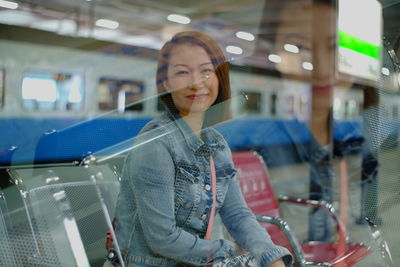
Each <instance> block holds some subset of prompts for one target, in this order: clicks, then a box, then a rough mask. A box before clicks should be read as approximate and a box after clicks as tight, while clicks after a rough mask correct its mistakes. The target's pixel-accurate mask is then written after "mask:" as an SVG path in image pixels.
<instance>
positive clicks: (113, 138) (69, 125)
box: [0, 118, 361, 166]
mask: <svg viewBox="0 0 400 267" xmlns="http://www.w3.org/2000/svg"><path fill="white" fill-rule="evenodd" d="M150 119H151V118H97V119H92V120H89V121H84V122H82V121H83V118H79V119H77V118H48V119H28V118H18V119H2V120H1V126H0V140H1V147H0V165H3V166H4V165H9V164H32V163H35V162H36V163H52V162H65V161H71V160H80V159H82V157H84V156H86V155H88V154H90V153H94V152H97V151H99V150H101V149H104V148H107V147H110V146H112V145H115V144H118V143H120V142H123V141H125V140H127V139H130V138H132V137H134V136H135V135H136V134H137V133H138V132H139V131H140V129H141V128H142V127H143V126H144V125H145V124H146V123H147V122H148V121H149V120H150ZM217 128H218V130H219V131H220V132H221V133H222V134H223V135H224V136H225V138H226V140H227V142H228V144H229V145H230V147H231V148H232V149H233V150H240V149H249V148H252V149H256V148H266V147H279V146H281V145H283V146H286V145H291V144H293V143H304V142H307V140H309V137H310V136H309V132H308V129H307V127H306V125H305V124H304V123H302V122H300V121H297V120H277V119H243V120H233V121H230V122H228V123H225V124H223V125H220V126H218V127H217ZM53 130H55V131H53ZM51 131H53V132H52V133H50V134H49V133H48V132H51ZM46 132H47V133H48V134H44V133H46ZM359 136H361V122H341V123H340V124H337V125H336V126H335V133H334V137H335V139H336V140H345V139H348V138H354V137H359ZM11 147H16V149H11Z"/></svg>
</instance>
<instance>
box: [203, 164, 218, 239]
mask: <svg viewBox="0 0 400 267" xmlns="http://www.w3.org/2000/svg"><path fill="white" fill-rule="evenodd" d="M210 172H211V190H212V194H213V202H212V206H211V213H210V218H209V220H208V226H207V232H206V237H205V238H204V239H206V240H210V239H211V232H212V228H213V224H214V217H215V206H216V201H217V192H216V191H217V177H216V175H215V164H214V159H213V157H212V156H210Z"/></svg>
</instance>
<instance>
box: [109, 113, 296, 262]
mask: <svg viewBox="0 0 400 267" xmlns="http://www.w3.org/2000/svg"><path fill="white" fill-rule="evenodd" d="M210 155H212V156H213V158H214V162H215V167H216V176H217V203H216V212H217V213H219V214H220V216H221V218H222V221H223V223H224V225H225V226H226V228H227V229H228V231H229V232H230V234H231V235H232V236H233V237H234V238H235V240H236V241H237V242H238V244H239V245H240V246H241V247H242V248H244V249H246V250H247V251H249V252H250V253H251V255H252V256H253V257H254V258H255V259H256V260H257V261H258V262H259V263H260V266H262V267H264V266H269V264H270V263H271V262H273V261H275V260H277V259H279V258H282V257H284V261H285V263H286V264H287V266H290V264H291V256H290V254H289V252H288V251H287V250H286V249H285V248H283V247H279V246H276V245H274V244H273V243H272V241H271V239H270V237H269V235H268V234H267V232H266V231H265V230H264V229H262V228H261V227H260V226H259V224H258V222H257V221H256V219H255V217H254V215H253V214H252V212H251V211H250V210H249V208H248V207H247V205H246V203H245V201H244V199H243V197H242V194H241V191H240V187H239V183H238V180H237V179H236V170H235V169H234V167H233V162H232V157H231V151H230V149H229V147H228V145H227V143H226V142H225V140H224V138H223V137H222V135H220V134H219V133H218V132H217V131H216V130H214V129H212V128H206V129H204V130H203V132H202V138H198V137H197V136H196V135H195V134H194V132H193V131H192V129H191V128H190V127H189V126H188V125H187V124H186V122H185V121H184V120H183V119H181V118H179V116H176V115H172V114H169V113H165V114H163V115H162V116H161V117H159V118H157V119H154V120H152V121H151V122H149V123H148V124H147V125H146V126H145V127H144V128H143V129H142V131H141V132H140V134H139V135H138V137H137V138H136V141H135V144H134V148H133V149H132V151H131V152H130V153H129V155H128V156H127V158H126V161H125V165H124V170H123V175H122V180H121V189H120V194H119V197H118V202H117V210H116V220H117V228H116V236H117V241H118V244H119V246H120V248H121V251H122V252H123V254H126V255H127V256H126V259H125V260H126V262H127V265H128V266H141V267H142V266H146V267H149V266H187V265H193V266H201V265H205V264H207V263H209V262H213V263H216V262H219V261H222V260H223V259H225V258H227V257H231V256H234V255H235V246H234V244H233V243H232V242H231V241H228V240H222V239H220V240H211V241H210V240H204V239H203V238H204V236H205V233H206V229H207V224H208V220H209V215H210V209H211V205H212V190H210V184H211V180H210V179H211V178H210V176H211V175H210V163H209V159H210Z"/></svg>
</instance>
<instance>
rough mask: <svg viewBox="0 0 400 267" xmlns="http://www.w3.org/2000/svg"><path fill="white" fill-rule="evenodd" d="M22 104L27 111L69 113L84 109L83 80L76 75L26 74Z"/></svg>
mask: <svg viewBox="0 0 400 267" xmlns="http://www.w3.org/2000/svg"><path fill="white" fill-rule="evenodd" d="M22 103H23V107H24V109H25V110H27V111H55V110H56V111H69V110H74V111H76V110H81V109H82V107H83V79H82V76H81V75H80V74H76V73H51V72H37V71H32V72H26V73H25V74H24V77H23V79H22Z"/></svg>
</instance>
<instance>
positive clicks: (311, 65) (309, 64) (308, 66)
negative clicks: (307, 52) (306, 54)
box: [301, 61, 314, 70]
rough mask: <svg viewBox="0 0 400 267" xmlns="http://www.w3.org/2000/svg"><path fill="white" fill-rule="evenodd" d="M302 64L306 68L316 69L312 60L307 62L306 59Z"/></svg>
mask: <svg viewBox="0 0 400 267" xmlns="http://www.w3.org/2000/svg"><path fill="white" fill-rule="evenodd" d="M301 66H302V67H303V69H305V70H313V69H314V66H313V64H312V63H311V62H307V61H304V62H303V64H301Z"/></svg>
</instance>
